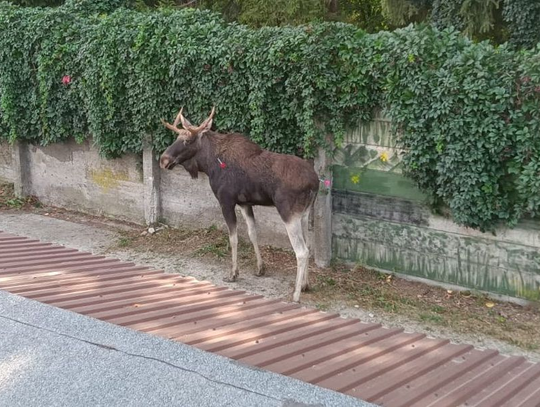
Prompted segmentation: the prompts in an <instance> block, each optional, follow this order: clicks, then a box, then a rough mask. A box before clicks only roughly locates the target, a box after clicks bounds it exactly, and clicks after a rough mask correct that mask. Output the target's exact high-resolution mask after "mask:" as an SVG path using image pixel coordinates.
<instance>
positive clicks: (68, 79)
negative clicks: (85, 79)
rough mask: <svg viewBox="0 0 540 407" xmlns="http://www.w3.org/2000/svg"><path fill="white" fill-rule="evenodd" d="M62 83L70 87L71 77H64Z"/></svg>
mask: <svg viewBox="0 0 540 407" xmlns="http://www.w3.org/2000/svg"><path fill="white" fill-rule="evenodd" d="M62 83H63V84H64V85H69V84H70V83H71V76H69V75H64V77H63V78H62Z"/></svg>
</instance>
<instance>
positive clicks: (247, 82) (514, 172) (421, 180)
mask: <svg viewBox="0 0 540 407" xmlns="http://www.w3.org/2000/svg"><path fill="white" fill-rule="evenodd" d="M122 4H125V3H124V2H122V0H116V1H101V2H100V1H97V2H96V1H82V0H72V1H68V2H67V3H66V4H65V5H63V6H61V7H58V8H53V9H39V8H19V7H16V6H13V5H10V4H9V3H5V2H0V33H1V35H0V138H6V139H9V140H11V141H13V140H17V139H19V140H25V141H29V142H33V143H40V144H49V143H54V142H60V141H63V140H66V139H68V138H70V137H74V138H76V139H77V140H83V139H85V138H87V137H88V136H89V135H90V134H91V135H92V136H93V138H94V141H95V143H96V144H97V145H98V146H99V148H100V150H101V152H102V153H103V154H104V155H105V156H108V157H114V156H119V155H122V154H123V153H126V152H140V151H141V149H142V139H143V137H144V136H145V135H147V134H152V135H153V140H154V144H155V148H156V150H157V151H162V150H163V149H164V148H165V147H166V146H167V145H168V144H169V143H170V142H171V140H172V137H173V135H172V134H170V132H167V131H166V130H165V129H164V128H163V127H162V126H161V125H160V122H159V119H160V118H161V117H164V118H167V119H169V120H171V119H172V118H173V117H174V115H175V113H176V112H177V110H178V109H179V107H180V106H185V110H186V114H187V116H188V117H189V118H190V119H191V120H192V121H193V122H198V121H200V120H202V119H203V118H204V117H205V116H206V115H207V114H208V113H209V111H210V108H211V106H212V105H214V104H215V105H216V106H217V113H216V119H215V126H216V128H217V129H219V130H221V131H230V130H234V131H240V132H244V133H247V134H249V135H250V137H252V139H254V140H255V141H256V142H258V143H260V144H261V145H263V146H264V147H266V148H269V149H271V150H274V151H280V152H287V153H293V154H298V155H305V156H311V155H313V153H314V152H315V149H316V147H318V146H321V145H324V143H325V139H326V135H327V134H332V135H333V137H334V139H335V141H336V143H338V144H339V142H340V140H341V139H342V136H343V133H344V130H345V128H347V126H351V125H355V124H357V123H358V122H359V121H365V120H369V119H370V117H371V113H372V111H373V109H374V108H375V107H383V108H384V109H385V110H386V113H387V114H388V115H389V116H390V117H391V119H392V121H393V123H394V125H395V131H396V132H398V134H399V135H400V140H401V144H402V146H403V148H405V149H407V150H408V151H409V153H408V154H407V155H406V157H405V159H404V163H405V166H406V171H407V174H408V175H409V176H410V177H411V178H412V179H413V180H415V181H416V182H417V183H418V185H419V186H420V187H421V188H422V189H424V190H425V191H426V192H428V193H429V194H430V195H431V196H432V197H433V199H434V200H435V201H439V202H441V203H443V204H445V205H447V206H448V207H449V208H450V209H451V211H452V215H453V218H454V219H455V221H456V222H458V223H460V224H463V225H467V226H471V227H474V228H479V229H482V230H489V229H492V228H494V227H495V226H496V225H498V224H499V223H501V222H505V223H509V224H514V223H516V222H517V221H518V220H519V219H520V218H522V217H523V216H526V215H527V216H531V215H532V216H534V215H537V214H538V213H539V212H540V49H539V48H537V49H533V50H531V51H520V52H516V51H513V50H512V49H510V48H509V47H506V46H504V45H503V46H500V47H493V46H492V45H490V44H488V43H478V44H476V43H473V42H472V41H470V40H468V39H466V38H464V37H463V36H461V35H460V34H459V33H458V32H456V31H453V30H443V31H439V30H437V29H435V28H432V27H416V28H412V27H409V28H405V29H401V30H397V31H395V32H392V33H390V32H381V33H378V34H366V33H364V32H363V31H361V30H359V29H357V28H355V27H354V26H350V25H346V24H340V23H321V24H314V25H307V26H301V27H282V28H263V29H260V30H254V29H249V28H247V27H245V26H242V25H238V24H227V23H225V22H224V21H223V20H222V19H221V17H219V16H218V15H216V14H213V13H210V12H207V11H200V10H191V9H186V10H179V11H157V12H146V13H141V12H137V11H135V10H132V9H128V8H118V7H119V6H121V5H122ZM316 122H317V123H319V125H316ZM320 124H322V126H320Z"/></svg>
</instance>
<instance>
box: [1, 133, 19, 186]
mask: <svg viewBox="0 0 540 407" xmlns="http://www.w3.org/2000/svg"><path fill="white" fill-rule="evenodd" d="M14 180H15V177H14V174H13V148H12V147H11V146H10V145H9V144H8V143H6V142H0V181H3V182H9V183H11V182H14Z"/></svg>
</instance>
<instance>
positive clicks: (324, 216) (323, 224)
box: [313, 148, 332, 267]
mask: <svg viewBox="0 0 540 407" xmlns="http://www.w3.org/2000/svg"><path fill="white" fill-rule="evenodd" d="M331 165H332V158H331V157H330V155H329V154H328V153H327V152H326V151H325V150H324V149H322V148H319V151H318V154H317V157H315V162H314V166H315V171H317V174H319V178H320V180H321V184H320V186H319V194H318V195H317V199H316V200H315V205H314V209H313V255H314V258H315V264H316V265H317V266H318V267H328V266H329V265H330V262H331V261H332V168H331Z"/></svg>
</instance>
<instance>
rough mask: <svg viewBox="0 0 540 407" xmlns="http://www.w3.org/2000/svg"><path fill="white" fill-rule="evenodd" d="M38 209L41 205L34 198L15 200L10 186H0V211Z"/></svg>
mask: <svg viewBox="0 0 540 407" xmlns="http://www.w3.org/2000/svg"><path fill="white" fill-rule="evenodd" d="M40 207H41V204H40V203H39V201H38V200H37V199H36V198H34V197H28V198H24V199H20V198H17V197H16V196H15V192H14V190H13V185H12V184H0V210H9V209H17V210H21V209H23V210H33V209H38V208H40Z"/></svg>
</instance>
